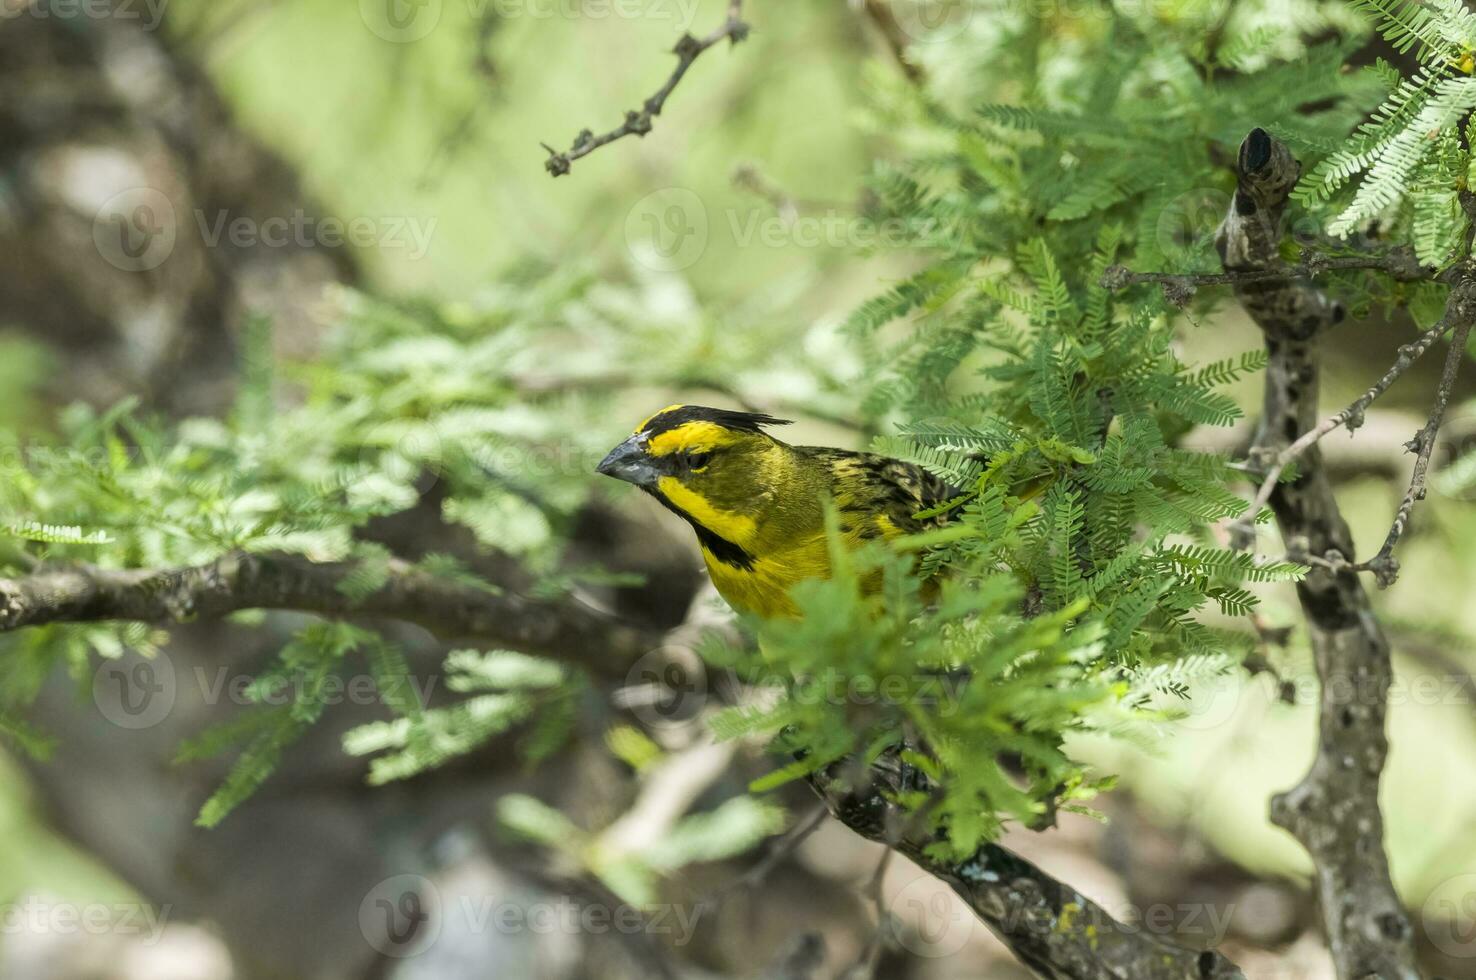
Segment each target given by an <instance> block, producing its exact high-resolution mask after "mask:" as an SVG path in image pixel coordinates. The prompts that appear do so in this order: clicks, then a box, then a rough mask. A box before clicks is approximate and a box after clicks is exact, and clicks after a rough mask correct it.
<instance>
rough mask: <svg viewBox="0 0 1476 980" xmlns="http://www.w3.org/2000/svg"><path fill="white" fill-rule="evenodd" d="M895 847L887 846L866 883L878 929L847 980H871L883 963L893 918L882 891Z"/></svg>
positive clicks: (846, 975) (891, 844)
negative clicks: (882, 958) (885, 945)
mask: <svg viewBox="0 0 1476 980" xmlns="http://www.w3.org/2000/svg"><path fill="white" fill-rule="evenodd" d="M895 847H896V843H894V842H892V843H888V844H887V848H886V850H884V851H882V856H881V860H880V861H878V862H877V863H876V870H875V871H873V872H872V873H871V878H870V880H868V881H867V883H866V894H867V896H868V897H869V898H870V899H871V905H872V908H874V909H876V928H875V929H874V930H873V931H872V933H871V938H870V939H869V940H867V943H866V948H865V949H864V950H862V951H861V955H860V957H858V958H857V960H856V962H855V963H853V964H851V966H850V967H849V968H847V969H846V972H845V973H844V974H842V976H843V977H844V978H845V980H871V978H873V977H875V976H876V965H877V964H878V963H879V962H881V954H882V947H883V945H884V944H885V942H886V937H887V933H888V931H889V929H888V927H889V925H890V924H891V917H892V914H891V912H889V911H888V910H887V898H886V894H885V893H884V892H883V891H882V881H883V879H885V878H886V876H887V869H888V868H889V867H891V865H892V855H893V854H895V853H897V852H896V851H895V850H894V848H895Z"/></svg>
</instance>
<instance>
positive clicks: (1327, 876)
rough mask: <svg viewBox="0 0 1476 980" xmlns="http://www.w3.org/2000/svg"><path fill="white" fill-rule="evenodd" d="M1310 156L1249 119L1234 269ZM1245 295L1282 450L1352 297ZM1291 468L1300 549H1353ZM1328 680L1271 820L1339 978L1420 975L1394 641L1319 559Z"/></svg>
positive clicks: (1270, 443)
mask: <svg viewBox="0 0 1476 980" xmlns="http://www.w3.org/2000/svg"><path fill="white" fill-rule="evenodd" d="M1300 169H1301V168H1300V164H1298V162H1297V160H1296V159H1295V157H1293V156H1292V154H1291V151H1290V150H1288V149H1287V148H1286V146H1285V145H1283V144H1282V143H1280V142H1279V141H1277V140H1274V139H1272V138H1271V137H1270V136H1269V135H1267V134H1266V133H1265V132H1264V131H1263V130H1260V129H1255V130H1252V131H1251V133H1250V135H1249V136H1247V137H1246V139H1245V141H1244V142H1243V143H1242V144H1241V146H1240V155H1239V173H1240V183H1239V187H1238V189H1237V190H1236V193H1235V198H1234V201H1233V202H1232V204H1231V206H1230V210H1229V213H1228V214H1227V215H1226V217H1225V220H1224V222H1223V223H1222V224H1221V226H1220V229H1219V233H1218V235H1217V237H1216V246H1217V248H1218V249H1219V252H1220V258H1221V260H1222V262H1223V263H1224V266H1225V269H1226V271H1227V272H1236V271H1245V270H1255V269H1272V268H1277V267H1278V266H1279V265H1280V258H1279V256H1278V253H1277V248H1278V245H1279V244H1280V238H1281V221H1282V217H1283V214H1284V212H1285V208H1286V203H1287V197H1288V195H1289V194H1290V192H1291V189H1292V187H1293V186H1294V185H1295V183H1296V180H1297V176H1298V174H1299V173H1300ZM1235 292H1236V296H1237V297H1238V298H1239V300H1240V302H1241V304H1242V305H1243V306H1244V307H1245V309H1246V311H1247V312H1248V313H1249V314H1250V315H1251V317H1252V318H1253V319H1254V320H1255V321H1256V324H1257V325H1258V326H1259V327H1260V328H1261V330H1262V332H1263V333H1264V334H1265V337H1266V349H1267V351H1268V353H1269V354H1270V360H1269V363H1268V365H1267V368H1266V391H1265V398H1264V411H1263V415H1262V418H1261V426H1260V430H1259V432H1258V434H1257V438H1256V445H1257V447H1258V449H1259V450H1260V451H1261V453H1263V454H1276V453H1279V452H1280V451H1282V450H1283V449H1285V448H1286V447H1288V446H1290V445H1291V444H1293V443H1295V442H1296V441H1297V440H1298V439H1299V438H1300V437H1301V436H1302V434H1303V433H1306V432H1309V431H1311V430H1313V429H1315V428H1316V427H1317V422H1318V407H1317V392H1318V381H1319V372H1320V366H1321V365H1320V360H1319V358H1318V356H1317V351H1316V349H1315V347H1314V346H1313V344H1312V340H1313V338H1314V337H1315V336H1316V335H1317V334H1318V333H1319V332H1320V331H1321V330H1322V329H1324V328H1325V327H1326V326H1328V325H1329V324H1331V323H1334V322H1336V321H1337V320H1339V319H1341V318H1342V309H1341V307H1339V306H1338V305H1337V304H1336V303H1334V302H1332V301H1331V300H1330V299H1329V298H1328V297H1327V296H1326V295H1325V294H1323V293H1321V292H1320V291H1318V290H1316V289H1314V288H1312V287H1311V286H1310V285H1308V284H1307V283H1305V282H1300V281H1296V280H1290V279H1285V278H1279V279H1264V280H1256V281H1250V282H1242V283H1239V284H1237V285H1236V289H1235ZM1301 459H1302V465H1301V466H1300V467H1299V472H1298V474H1297V477H1296V478H1295V479H1294V480H1290V481H1288V482H1285V483H1276V484H1274V486H1273V488H1272V490H1271V493H1270V497H1269V502H1270V504H1271V507H1272V509H1273V511H1274V512H1275V514H1276V518H1277V521H1278V523H1279V524H1280V526H1281V531H1282V535H1283V537H1284V538H1285V539H1286V540H1287V541H1288V542H1295V543H1296V545H1297V547H1299V549H1300V550H1301V551H1303V552H1306V553H1308V554H1313V555H1321V556H1324V557H1327V556H1329V555H1332V554H1336V555H1339V556H1347V555H1351V554H1353V553H1354V552H1353V542H1352V535H1351V534H1350V533H1349V531H1348V526H1347V524H1346V523H1344V521H1343V518H1342V515H1341V514H1340V513H1339V511H1338V505H1337V500H1336V499H1335V498H1334V496H1333V491H1332V484H1331V482H1330V481H1329V479H1328V477H1327V473H1326V471H1325V470H1324V469H1323V467H1322V461H1321V456H1320V453H1319V452H1318V449H1317V447H1316V446H1315V445H1311V446H1309V447H1308V448H1307V449H1306V450H1305V452H1304V453H1303V454H1302V457H1301ZM1297 593H1298V597H1299V598H1300V600H1301V605H1302V611H1303V613H1304V615H1305V617H1306V620H1307V628H1308V631H1309V633H1310V636H1311V641H1312V649H1313V654H1314V657H1315V660H1316V665H1317V673H1318V677H1319V679H1320V681H1321V701H1320V705H1319V711H1318V739H1317V755H1316V758H1315V760H1314V761H1313V764H1312V767H1311V769H1310V770H1309V771H1308V772H1307V774H1306V775H1305V776H1304V777H1303V778H1302V781H1301V782H1300V783H1298V784H1297V785H1296V786H1295V787H1294V788H1292V789H1291V790H1289V791H1287V792H1285V793H1281V794H1279V795H1277V796H1276V797H1275V798H1273V799H1272V801H1271V819H1272V820H1273V822H1275V823H1276V824H1277V825H1278V826H1281V827H1284V828H1286V829H1287V830H1289V831H1290V832H1291V833H1292V834H1293V835H1294V836H1295V837H1296V838H1297V839H1298V840H1299V841H1301V843H1302V845H1303V846H1304V847H1306V848H1307V851H1308V853H1309V854H1310V855H1311V856H1312V861H1313V863H1314V864H1315V866H1316V869H1317V873H1316V885H1317V896H1318V900H1319V904H1320V906H1321V909H1322V918H1323V927H1324V928H1325V930H1326V931H1327V935H1328V941H1329V945H1330V947H1331V952H1332V957H1333V963H1334V965H1335V967H1336V969H1337V973H1338V976H1339V977H1340V978H1343V980H1362V978H1365V977H1379V978H1381V980H1414V978H1417V977H1418V976H1419V972H1418V970H1417V969H1416V966H1415V954H1414V941H1413V937H1414V934H1413V930H1412V929H1411V927H1410V923H1409V918H1408V916H1407V914H1406V913H1405V909H1404V906H1403V904H1402V903H1401V902H1400V900H1399V896H1398V894H1396V892H1395V891H1394V885H1393V882H1392V881H1391V880H1390V876H1389V862H1388V857H1387V856H1386V854H1385V852H1384V843H1383V841H1384V824H1383V815H1382V813H1381V811H1380V809H1379V777H1380V774H1381V773H1382V771H1383V767H1384V761H1385V758H1386V757H1387V755H1388V747H1389V746H1388V740H1387V738H1386V736H1385V733H1384V724H1385V711H1386V703H1385V702H1386V699H1387V696H1388V690H1389V683H1390V679H1391V676H1392V670H1391V667H1390V663H1389V646H1388V642H1387V641H1386V640H1385V638H1384V635H1383V632H1382V630H1381V629H1380V628H1379V625H1378V622H1377V620H1375V619H1374V616H1373V612H1372V610H1371V609H1370V608H1369V602H1368V595H1367V594H1366V593H1365V592H1364V589H1363V586H1362V584H1361V583H1360V581H1359V579H1358V575H1357V574H1356V573H1355V572H1354V571H1352V570H1351V569H1350V568H1343V569H1340V570H1334V569H1331V568H1325V567H1320V566H1315V567H1313V568H1312V570H1311V571H1309V572H1308V574H1307V576H1306V578H1305V579H1303V580H1302V581H1301V582H1299V583H1298V585H1297Z"/></svg>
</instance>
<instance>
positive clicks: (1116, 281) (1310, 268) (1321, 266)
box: [1101, 246, 1435, 297]
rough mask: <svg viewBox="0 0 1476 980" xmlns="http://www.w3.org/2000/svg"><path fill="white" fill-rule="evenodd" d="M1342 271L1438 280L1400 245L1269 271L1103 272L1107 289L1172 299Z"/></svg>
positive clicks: (1314, 257)
mask: <svg viewBox="0 0 1476 980" xmlns="http://www.w3.org/2000/svg"><path fill="white" fill-rule="evenodd" d="M1343 269H1369V270H1372V271H1375V272H1382V273H1385V274H1386V275H1388V276H1390V277H1391V278H1393V279H1395V280H1397V281H1399V282H1420V281H1423V280H1427V279H1433V278H1434V277H1435V270H1433V269H1429V268H1426V267H1425V266H1422V265H1420V262H1419V260H1418V259H1417V258H1415V254H1414V250H1413V249H1411V248H1408V247H1404V246H1401V247H1399V248H1393V249H1390V250H1389V251H1387V252H1384V253H1381V254H1379V255H1321V254H1317V253H1313V254H1310V255H1308V257H1307V258H1306V259H1304V260H1303V261H1301V262H1299V263H1297V264H1296V265H1286V264H1285V263H1278V264H1277V265H1275V266H1271V267H1268V268H1257V269H1235V270H1233V271H1226V272H1133V271H1132V270H1131V269H1128V268H1127V267H1125V266H1121V265H1113V266H1108V267H1107V270H1106V271H1105V272H1103V273H1102V279H1101V284H1102V287H1103V288H1104V289H1110V290H1112V291H1114V292H1116V291H1118V290H1121V289H1126V288H1127V287H1129V286H1136V285H1138V284H1140V283H1145V282H1156V283H1159V284H1160V285H1162V286H1163V287H1164V291H1165V292H1166V293H1168V294H1169V295H1170V296H1171V297H1172V296H1176V295H1178V296H1184V295H1193V292H1194V290H1195V289H1197V288H1199V287H1200V286H1235V285H1243V284H1245V283H1253V282H1269V281H1279V280H1283V279H1315V278H1317V277H1318V276H1320V275H1323V274H1325V273H1328V272H1336V271H1339V270H1343Z"/></svg>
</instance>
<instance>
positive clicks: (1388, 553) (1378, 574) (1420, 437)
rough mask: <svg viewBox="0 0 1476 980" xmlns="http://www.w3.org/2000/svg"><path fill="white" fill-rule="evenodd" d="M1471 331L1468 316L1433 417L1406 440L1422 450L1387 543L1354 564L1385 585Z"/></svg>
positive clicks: (1421, 493)
mask: <svg viewBox="0 0 1476 980" xmlns="http://www.w3.org/2000/svg"><path fill="white" fill-rule="evenodd" d="M1470 335H1471V321H1469V320H1467V321H1465V322H1463V323H1461V324H1460V325H1459V326H1457V327H1456V330H1455V333H1454V334H1453V335H1452V336H1451V338H1450V351H1449V353H1447V354H1446V355H1445V368H1444V369H1443V370H1442V371H1441V372H1440V387H1439V388H1437V389H1436V391H1435V405H1434V407H1432V408H1431V409H1430V419H1429V421H1427V422H1426V423H1425V426H1424V428H1422V429H1420V431H1419V432H1417V433H1415V437H1414V439H1412V440H1411V441H1410V442H1408V443H1407V444H1406V445H1407V446H1408V448H1409V449H1410V451H1412V452H1416V453H1418V455H1417V456H1416V457H1415V465H1414V473H1413V474H1412V475H1411V476H1410V478H1409V489H1408V490H1406V491H1405V492H1404V499H1403V500H1402V501H1400V503H1399V510H1398V511H1396V512H1395V514H1394V524H1393V526H1392V527H1390V528H1389V534H1388V535H1387V536H1386V537H1385V538H1384V544H1383V547H1381V548H1379V553H1378V554H1377V555H1374V557H1372V558H1370V559H1369V560H1368V561H1365V562H1359V563H1358V564H1357V565H1355V566H1354V568H1355V569H1356V570H1357V571H1370V572H1373V573H1374V578H1375V579H1377V580H1378V583H1379V585H1380V586H1382V587H1385V588H1387V587H1388V586H1390V585H1393V584H1394V580H1395V579H1396V578H1398V577H1399V562H1397V561H1395V560H1394V546H1395V545H1396V544H1398V543H1399V538H1400V536H1401V535H1403V534H1404V532H1405V530H1406V529H1407V528H1408V527H1409V518H1410V515H1411V514H1412V513H1413V512H1414V505H1415V501H1416V500H1424V499H1425V474H1426V473H1427V472H1428V470H1429V468H1430V453H1431V451H1432V450H1433V449H1434V448H1435V437H1436V436H1437V435H1438V434H1439V433H1440V423H1441V421H1442V420H1443V419H1444V418H1445V407H1446V405H1448V404H1449V403H1450V393H1451V390H1452V389H1453V388H1454V387H1455V380H1456V375H1457V374H1459V373H1460V369H1461V361H1463V360H1464V359H1465V357H1466V340H1467V339H1468V338H1469V337H1470Z"/></svg>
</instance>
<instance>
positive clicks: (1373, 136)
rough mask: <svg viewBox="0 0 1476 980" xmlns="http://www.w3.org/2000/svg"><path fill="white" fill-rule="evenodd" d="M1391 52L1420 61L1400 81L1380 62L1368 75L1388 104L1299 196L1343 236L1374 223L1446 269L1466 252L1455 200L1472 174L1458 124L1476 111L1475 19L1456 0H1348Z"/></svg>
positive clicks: (1314, 171)
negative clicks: (1475, 74) (1475, 72)
mask: <svg viewBox="0 0 1476 980" xmlns="http://www.w3.org/2000/svg"><path fill="white" fill-rule="evenodd" d="M1352 6H1353V7H1355V8H1356V9H1359V10H1360V11H1362V12H1364V13H1366V14H1368V15H1369V16H1371V17H1372V18H1373V19H1374V20H1375V22H1376V24H1377V27H1378V30H1379V31H1380V32H1381V33H1382V34H1383V35H1384V37H1385V38H1386V39H1387V40H1388V41H1389V43H1390V44H1392V45H1393V46H1394V48H1395V49H1396V50H1398V51H1400V52H1408V51H1410V50H1411V49H1413V50H1414V51H1415V52H1416V55H1417V56H1418V58H1419V61H1420V67H1419V69H1418V70H1417V71H1416V72H1415V74H1413V75H1411V76H1409V77H1405V76H1404V75H1403V74H1402V73H1401V72H1400V71H1399V70H1398V69H1397V68H1395V67H1394V66H1393V65H1390V64H1389V63H1388V62H1385V61H1383V60H1382V59H1380V60H1379V62H1378V63H1377V64H1376V65H1375V66H1374V67H1373V69H1372V70H1371V73H1372V74H1373V76H1375V77H1376V78H1377V79H1378V80H1379V82H1380V83H1381V84H1382V85H1383V86H1384V87H1385V89H1386V90H1387V92H1388V95H1387V97H1386V98H1385V99H1384V101H1383V103H1382V104H1381V105H1380V106H1379V107H1378V109H1377V110H1375V111H1374V112H1373V114H1372V115H1371V116H1370V117H1369V119H1368V121H1367V122H1364V123H1362V124H1361V125H1360V126H1359V127H1358V129H1357V130H1356V131H1355V132H1354V133H1353V135H1352V136H1351V137H1350V138H1349V139H1348V140H1347V141H1346V142H1344V143H1343V144H1342V145H1341V146H1340V147H1338V148H1337V149H1335V150H1334V151H1333V152H1332V153H1330V154H1328V155H1327V156H1326V157H1325V158H1324V159H1322V161H1321V162H1319V163H1318V164H1317V165H1316V166H1315V167H1313V168H1311V169H1310V170H1309V171H1308V172H1307V174H1306V176H1305V177H1304V178H1303V179H1302V183H1301V186H1300V187H1299V189H1298V195H1299V197H1300V199H1301V200H1302V201H1303V202H1304V203H1306V204H1308V205H1309V206H1313V207H1315V208H1317V209H1318V210H1319V213H1322V214H1326V215H1329V216H1330V221H1329V222H1328V231H1329V232H1330V233H1332V234H1334V235H1344V236H1346V235H1348V234H1349V233H1351V232H1355V231H1358V230H1361V229H1362V228H1363V227H1364V226H1366V225H1367V224H1368V223H1369V222H1370V221H1372V220H1373V219H1376V218H1377V219H1379V220H1380V222H1382V223H1384V224H1387V225H1390V226H1392V227H1393V228H1394V229H1395V230H1396V234H1398V233H1403V234H1407V235H1408V236H1409V238H1410V241H1411V243H1412V244H1413V245H1414V247H1415V251H1416V253H1417V254H1418V255H1419V258H1420V260H1421V261H1422V262H1424V263H1426V264H1429V265H1433V266H1439V267H1443V266H1445V265H1447V264H1448V263H1449V262H1451V261H1452V260H1453V259H1455V258H1457V257H1459V255H1458V253H1461V254H1463V253H1464V252H1465V251H1466V250H1467V249H1468V246H1467V244H1466V242H1465V234H1466V229H1467V225H1468V220H1467V218H1466V216H1465V213H1464V212H1463V210H1462V209H1461V208H1460V206H1459V203H1458V201H1457V192H1458V191H1460V190H1463V189H1464V188H1465V187H1466V184H1467V174H1468V171H1469V169H1470V163H1471V161H1470V152H1469V149H1468V145H1469V139H1468V140H1466V141H1465V142H1464V143H1463V141H1462V139H1461V136H1462V133H1461V131H1460V127H1461V126H1462V125H1463V124H1464V123H1465V122H1466V120H1467V119H1468V118H1469V116H1470V114H1471V111H1472V110H1473V109H1476V79H1473V78H1472V77H1471V72H1472V68H1473V62H1472V51H1473V47H1476V16H1473V15H1472V14H1471V13H1470V12H1469V11H1468V10H1467V9H1466V7H1465V4H1463V3H1461V2H1460V0H1353V4H1352ZM1354 178H1361V179H1359V180H1358V182H1357V184H1356V187H1355V185H1354V183H1353V182H1354Z"/></svg>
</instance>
